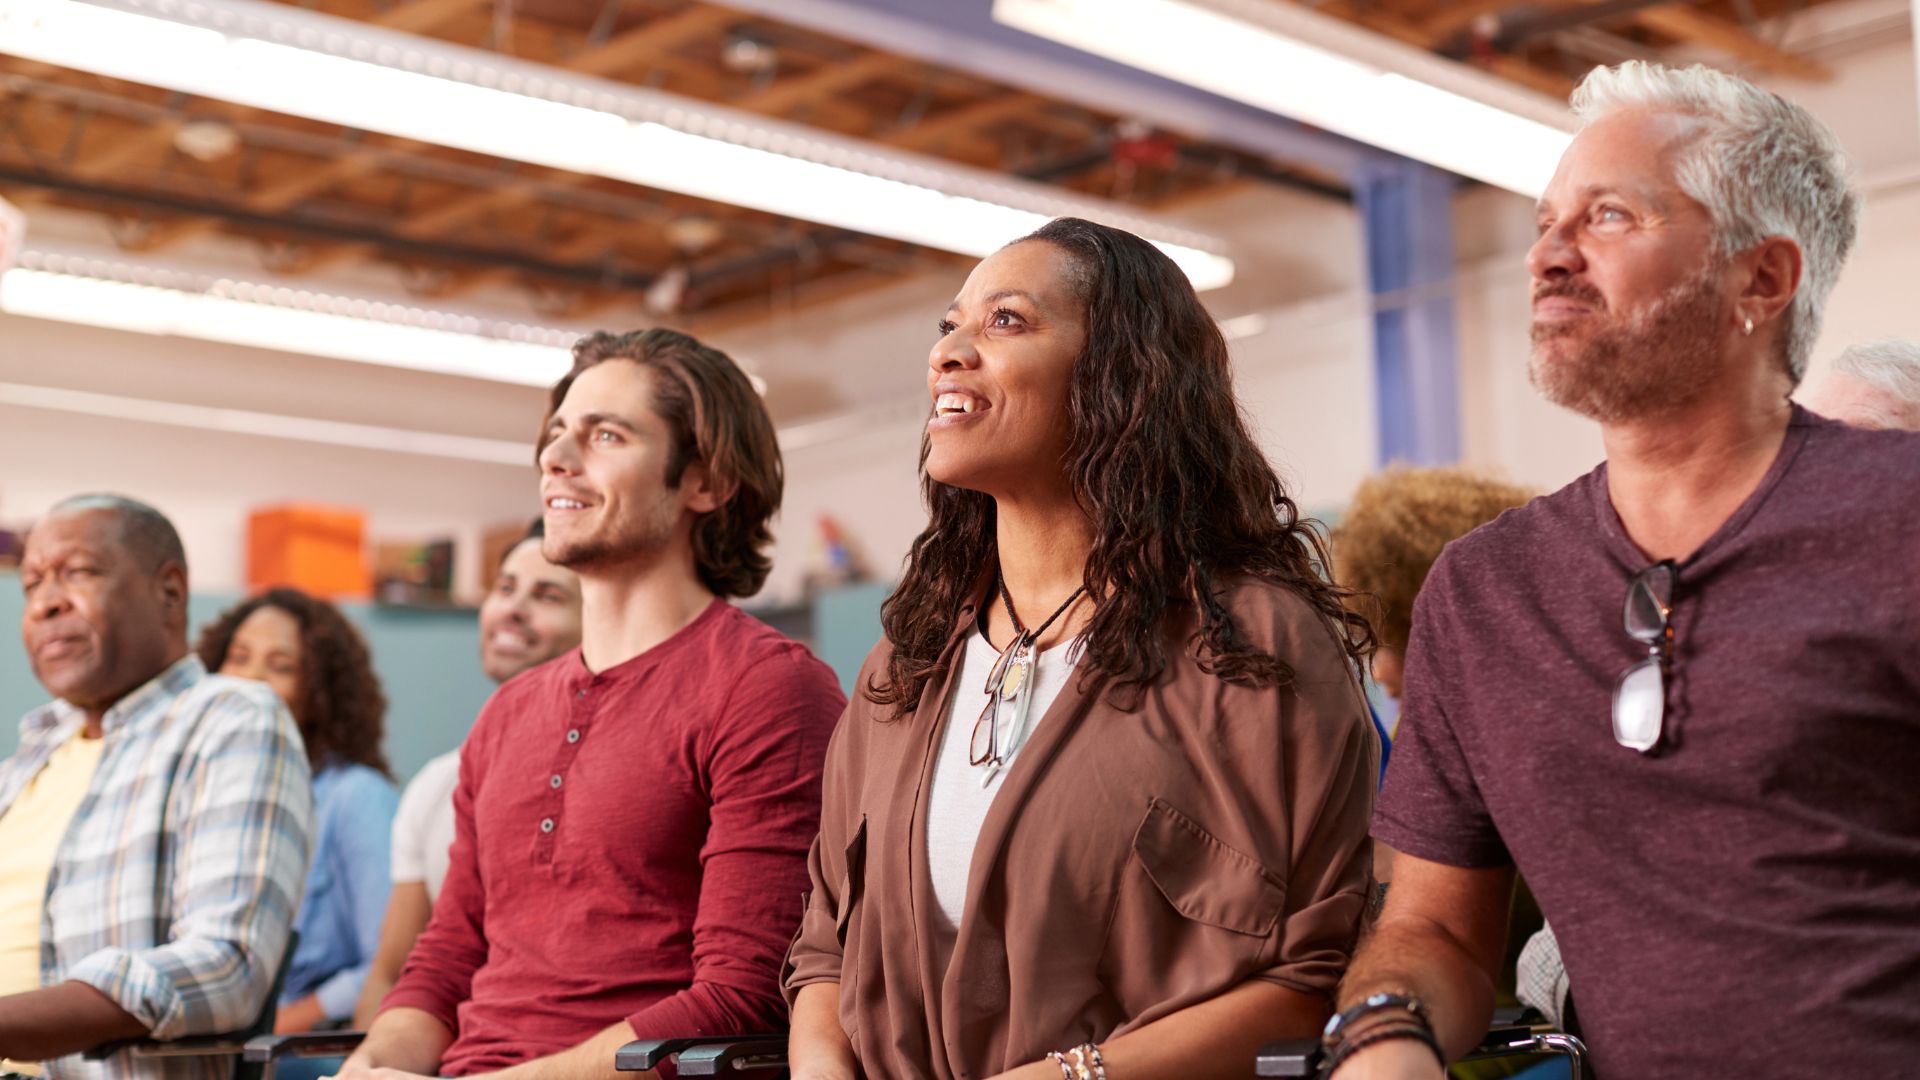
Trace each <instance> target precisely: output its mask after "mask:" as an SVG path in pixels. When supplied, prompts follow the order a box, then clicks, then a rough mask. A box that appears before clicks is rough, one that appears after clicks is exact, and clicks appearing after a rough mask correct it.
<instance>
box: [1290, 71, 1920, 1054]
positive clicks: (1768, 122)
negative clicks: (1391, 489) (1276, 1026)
mask: <svg viewBox="0 0 1920 1080" xmlns="http://www.w3.org/2000/svg"><path fill="white" fill-rule="evenodd" d="M1573 106H1574V110H1575V112H1576V114H1577V115H1578V116H1579V118H1580V119H1581V121H1582V127H1581V130H1580V132H1579V133H1578V135H1577V136H1576V137H1575V138H1574V140H1573V142H1572V144H1571V146H1570V147H1569V148H1568V150H1567V152H1566V154H1565V156H1564V157H1563V158H1562V159H1561V161H1560V166H1559V169H1558V171H1557V172H1556V173H1555V174H1554V178H1553V180H1552V182H1551V184H1550V185H1549V186H1548V188H1547V190H1546V193H1545V195H1544V196H1543V197H1542V198H1541V200H1540V204H1539V208H1538V226H1539V228H1538V233H1539V239H1538V240H1537V241H1536V242H1535V244H1534V246H1533V249H1532V250H1531V252H1529V254H1528V259H1527V264H1528V269H1529V272H1530V274H1531V276H1532V279H1533V327H1532V336H1533V345H1534V349H1533V357H1532V362H1531V366H1530V368H1531V376H1532V379H1533V382H1534V384H1535V386H1536V387H1538V388H1539V390H1540V391H1541V393H1542V394H1543V395H1544V396H1545V397H1546V398H1548V399H1549V400H1551V401H1553V402H1555V403H1556V404H1559V405H1562V406H1564V407H1567V408H1570V409H1573V410H1574V411H1576V412H1579V413H1581V414H1583V415H1585V416H1587V417H1589V418H1591V419H1593V420H1595V421H1597V422H1598V423H1599V424H1600V428H1601V435H1602V440H1603V443H1604V445H1605V447H1606V454H1607V457H1606V461H1605V462H1603V463H1602V464H1601V465H1600V466H1599V467H1598V468H1596V469H1595V470H1594V471H1593V472H1591V473H1589V474H1587V475H1586V476H1584V477H1582V478H1581V479H1579V480H1576V481H1574V482H1573V483H1572V484H1569V485H1568V486H1567V487H1565V488H1563V489H1561V490H1560V491H1558V492H1555V493H1554V494H1551V495H1547V496H1544V497H1542V498H1539V499H1536V500H1534V501H1533V502H1532V503H1530V504H1528V505H1527V506H1526V507H1524V508H1522V509H1520V510H1515V511H1509V512H1508V513H1507V514H1505V515H1503V516H1502V517H1501V518H1500V519H1499V520H1498V521H1496V522H1494V523H1492V524H1490V525H1488V526H1485V527H1484V528H1482V529H1480V530H1478V531H1477V532H1475V533H1473V534H1471V535H1470V536H1468V537H1466V538H1464V539H1462V540H1460V541H1457V542H1455V543H1454V544H1452V545H1450V546H1449V547H1448V548H1447V550H1446V552H1445V553H1444V554H1443V555H1442V556H1441V557H1440V561H1439V563H1438V564H1437V565H1436V566H1435V567H1434V569H1433V573H1432V575H1431V577H1429V578H1428V580H1427V584H1426V587H1425V588H1424V589H1423V590H1422V592H1421V594H1420V598H1419V600H1418V602H1417V603H1416V605H1415V612H1414V624H1413V634H1412V638H1411V644H1410V647H1409V649H1408V654H1407V670H1406V679H1405V694H1404V697H1403V711H1402V713H1401V721H1400V730H1399V735H1398V738H1397V739H1396V742H1395V746H1394V753H1393V764H1392V767H1391V768H1390V769H1389V771H1388V775H1387V780H1386V787H1385V790H1384V793H1383V795H1382V801H1381V804H1380V808H1379V811H1378V813H1377V814H1376V816H1375V820H1374V829H1373V832H1374V835H1375V836H1376V837H1378V838H1379V839H1380V840H1381V841H1382V842H1384V843H1386V844H1389V845H1391V846H1392V847H1393V848H1394V849H1395V850H1396V851H1397V852H1398V853H1399V855H1398V858H1397V860H1396V862H1395V865H1394V882H1393V886H1392V891H1391V892H1390V893H1389V895H1388V896H1387V898H1386V902H1385V909H1384V911H1383V912H1382V913H1381V915H1380V918H1379V920H1378V922H1377V924H1376V926H1375V928H1374V930H1373V932H1372V933H1371V935H1370V936H1369V938H1368V939H1367V941H1366V942H1365V943H1364V944H1363V945H1362V948H1361V950H1360V953H1359V955H1358V956H1357V957H1356V959H1355V961H1354V964H1353V967H1352V968H1351V970H1350V971H1349V973H1348V976H1347V978H1346V980H1345V981H1344V983H1343V984H1342V986H1341V990H1340V995H1339V1001H1338V1006H1339V1008H1340V1010H1341V1011H1340V1012H1339V1013H1338V1014H1337V1015H1336V1017H1335V1018H1334V1021H1333V1022H1332V1023H1330V1024H1329V1026H1328V1032H1327V1034H1326V1035H1325V1037H1324V1040H1323V1041H1324V1046H1325V1050H1326V1052H1327V1055H1328V1057H1329V1060H1330V1062H1331V1063H1332V1065H1333V1075H1334V1076H1335V1077H1336V1078H1337V1080H1362V1078H1367V1077H1418V1078H1423V1080H1436V1078H1439V1077H1441V1076H1442V1075H1443V1067H1442V1065H1443V1062H1442V1059H1446V1060H1451V1059H1454V1058H1458V1057H1459V1056H1461V1055H1462V1054H1464V1053H1465V1052H1466V1051H1468V1050H1469V1049H1470V1048H1471V1047H1472V1046H1473V1045H1474V1044H1475V1043H1476V1042H1477V1041H1478V1039H1479V1037H1480V1036H1481V1034H1482V1033H1483V1032H1484V1031H1485V1030H1486V1025H1487V1022H1488V1019H1489V1016H1490V1014H1491V1011H1492V1007H1493V974H1494V972H1495V971H1496V970H1497V967H1498V965H1499V963H1500V959H1501V956H1502V953H1503V951H1504V941H1503V938H1504V935H1505V931H1506V922H1507V905H1508V902H1509V896H1510V893H1511V890H1512V884H1513V875H1514V872H1515V869H1516V867H1517V868H1518V870H1519V872H1520V873H1522V874H1524V875H1525V876H1526V879H1527V883H1528V885H1529V886H1531V888H1532V889H1533V892H1534V895H1535V897H1536V898H1537V899H1538V900H1539V901H1540V906H1541V908H1542V910H1543V911H1544V912H1545V913H1546V915H1547V918H1548V920H1549V921H1550V922H1551V923H1552V925H1553V927H1554V930H1555V931H1556V933H1557V934H1558V936H1559V940H1560V945H1561V948H1562V951H1563V954H1564V956H1565V959H1566V966H1567V971H1568V974H1569V975H1570V976H1571V980H1572V985H1573V993H1574V998H1575V1004H1576V1006H1577V1012H1578V1016H1579V1019H1580V1023H1581V1034H1582V1035H1583V1037H1584V1038H1585V1040H1586V1042H1587V1044H1588V1047H1589V1050H1590V1051H1591V1060H1592V1062H1593V1065H1594V1067H1595V1069H1596V1071H1597V1072H1598V1073H1599V1074H1600V1075H1602V1076H1607V1077H1688V1076H1766V1077H1770V1078H1783V1077H1808V1078H1812V1077H1831V1076H1896V1075H1908V1074H1911V1072H1912V1071H1913V1062H1915V1061H1917V1060H1920V934H1916V933H1915V932H1914V926H1915V923H1914V911H1915V910H1916V909H1917V908H1920V874H1916V873H1915V872H1914V868H1915V867H1916V866H1920V799H1915V798H1914V797H1913V791H1912V787H1911V785H1912V783H1913V777H1914V776H1915V775H1920V707H1916V703H1917V702H1920V648H1916V647H1915V637H1914V628H1915V621H1914V620H1915V615H1914V613H1915V612H1920V544H1916V543H1914V541H1913V537H1914V536H1915V535H1916V534H1920V436H1915V435H1911V434H1906V433H1900V432H1884V431H1868V430H1863V429H1857V428H1851V427H1848V426H1845V425H1842V424H1839V423H1836V422H1834V421H1831V420H1827V419H1824V418H1822V417H1820V416H1817V415H1815V414H1813V413H1810V412H1808V411H1807V410H1805V409H1802V408H1800V407H1798V406H1795V405H1794V404H1792V402H1791V401H1790V400H1789V398H1788V395H1789V394H1791V393H1792V391H1793V388H1794V385H1795V384H1796V383H1797V382H1798V381H1799V379H1800V377H1801V376H1802V375H1803V374H1804V372H1805V369H1806V362H1807V357H1808V355H1809V353H1810V352H1811V348H1812V344H1813V341H1814V339H1815V338H1816V336H1817V335H1818V333H1819V326H1820V315H1821V308H1822V305H1823V303H1824V302H1825V300H1826V298H1827V296H1828V294H1829V292H1830V291H1831V289H1832V288H1833V284H1834V281H1835V279H1836V278H1837V277H1838V276H1839V273H1840V268H1841V265H1842V263H1843V262H1844V260H1845V258H1846V255H1847V252H1848V250H1849V249H1850V248H1851V246H1852V243H1853V239H1854V234H1855V230H1856V222H1857V218H1858V213H1859V200H1858V197H1857V196H1856V195H1855V193H1854V192H1853V190H1852V188H1851V186H1850V184H1849V181H1848V166H1847V164H1846V162H1845V160H1844V158H1843V156H1842V155H1841V152H1840V149H1839V145H1838V143H1837V142H1836V140H1835V139H1834V137H1833V135H1832V134H1831V133H1830V132H1829V131H1828V130H1827V129H1826V128H1825V127H1824V126H1823V125H1821V124H1820V123H1819V122H1818V121H1817V120H1815V119H1814V118H1813V117H1812V116H1811V115H1809V114H1808V113H1807V112H1806V111H1805V110H1803V109H1801V108H1799V107H1798V106H1795V105H1793V104H1791V103H1789V102H1787V101H1785V100H1783V99H1781V98H1779V97H1777V96H1776V95H1774V94H1771V93H1768V92H1766V91H1764V90H1760V89H1758V88H1756V87H1754V86H1752V85H1750V84H1748V83H1746V82H1743V81H1741V80H1739V79H1737V78H1734V77H1732V76H1729V75H1725V74H1722V73H1719V72H1715V71H1712V70H1709V69H1706V68H1702V67H1694V68H1688V69H1686V70H1674V69H1670V68H1664V67H1660V66H1656V65H1651V64H1646V63H1638V62H1634V63H1628V64H1624V65H1621V66H1620V67H1617V68H1612V69H1599V70H1596V71H1594V72H1593V73H1591V74H1590V75H1588V77H1587V78H1586V80H1585V81H1584V82H1583V83H1582V84H1581V86H1580V88H1579V89H1578V90H1577V91H1576V92H1575V94H1574V96H1573ZM1837 536H1844V537H1846V538H1847V542H1846V543H1844V544H1837V543H1835V542H1834V538H1835V537H1837Z"/></svg>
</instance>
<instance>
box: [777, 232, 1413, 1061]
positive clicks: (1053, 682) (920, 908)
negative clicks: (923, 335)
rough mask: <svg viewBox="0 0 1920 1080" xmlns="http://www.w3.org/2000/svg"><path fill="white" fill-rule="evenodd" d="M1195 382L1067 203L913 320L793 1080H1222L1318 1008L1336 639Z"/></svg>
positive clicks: (1357, 868) (1331, 815)
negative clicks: (897, 500)
mask: <svg viewBox="0 0 1920 1080" xmlns="http://www.w3.org/2000/svg"><path fill="white" fill-rule="evenodd" d="M1230 369H1231V364H1230V362H1229V359H1228V355H1227V347H1226V342H1225V341H1224V340H1223V339H1222V337H1221V335H1220V332H1219V330H1218V328H1217V327H1216V326H1215V324H1214V322H1213V319H1212V318H1211V317H1210V316H1209V315H1208V314H1207V312H1206V309H1205V308H1204V307H1203V306H1202V305H1201V303H1200V301H1199V298H1198V297H1197V296H1196V295H1195V294H1194V291H1193V288H1192V286H1191V285H1190V284H1189V283H1188V282H1187V280H1186V278H1185V277H1184V276H1183V275H1182V274H1181V272H1180V270H1179V269H1178V268H1177V267H1176V266H1175V265H1174V264H1173V263H1172V261H1171V260H1169V259H1168V258H1167V257H1166V256H1165V255H1164V254H1162V253H1161V252H1160V251H1159V250H1158V249H1156V248H1154V247H1153V246H1152V245H1150V244H1148V243H1147V242H1145V241H1143V240H1141V239H1140V238H1138V237H1135V236H1132V235H1130V234H1128V233H1125V232H1121V231H1119V230H1117V229H1112V228H1107V227H1105V226H1101V225H1096V224H1092V223H1089V222H1085V221H1078V220H1074V219H1061V220H1058V221H1054V222H1052V223H1050V224H1048V225H1047V226H1045V227H1044V228H1042V229H1040V230H1039V231H1038V232H1036V233H1034V234H1033V235H1031V236H1029V237H1027V238H1025V239H1024V240H1021V241H1017V242H1015V243H1014V244H1012V245H1010V246H1008V247H1006V248H1004V249H1002V250H1001V251H1000V252H998V253H997V254H995V255H993V256H991V257H989V258H988V259H987V260H985V261H984V262H982V263H981V264H980V265H979V266H978V267H976V268H975V269H974V271H973V273H972V275H971V276H970V277H969V278H968V279H967V282H966V284H965V286H964V287H963V288H962V289H961V291H960V294H959V297H958V298H957V299H956V300H955V301H954V303H953V306H952V307H951V308H950V309H949V310H948V311H947V313H946V315H945V317H944V318H943V319H942V320H941V321H940V326H939V338H938V341H937V342H936V344H935V345H934V347H933V351H932V354H931V356H930V357H929V363H928V372H927V387H928V392H929V397H930V399H931V405H932V412H931V414H930V417H929V419H928V422H927V428H926V432H925V435H924V437H923V440H922V442H921V453H920V460H921V469H922V474H923V490H924V495H925V498H926V501H927V504H928V507H929V509H930V511H931V520H930V522H929V523H928V526H927V528H926V531H925V532H923V533H921V534H920V537H919V539H917V540H916V541H915V542H914V546H913V550H912V554H911V556H910V557H909V560H908V564H907V568H906V572H905V575H904V577H903V579H902V581H901V583H900V587H899V588H898V589H897V590H896V591H895V592H894V594H893V596H892V598H891V599H889V600H888V601H887V603H886V606H885V608H884V609H883V613H882V621H883V623H884V626H885V629H886V638H885V640H883V641H882V642H881V643H880V644H879V645H878V646H877V647H876V648H875V649H874V651H873V653H872V655H871V656H869V658H868V660H867V663H866V666H865V668H864V670H863V672H862V673H861V676H860V683H859V685H860V686H861V688H862V691H863V692H862V693H861V694H860V695H858V696H857V697H856V700H855V701H854V702H853V703H852V704H851V705H850V706H849V708H848V712H847V715H846V717H845V718H844V719H843V720H842V721H841V725H840V729H839V731H838V732H837V734H836V735H835V742H834V746H833V749H832V751H831V752H830V754H829V757H828V763H827V776H826V783H825V809H824V813H823V815H822V819H821V836H820V839H819V841H818V842H817V843H816V845H815V847H814V851H813V855H812V861H811V871H812V877H813V893H812V895H811V898H810V899H809V902H808V905H807V909H806V913H805V916H804V921H803V923H802V926H801V931H800V934H799V937H798V938H797V940H796V941H795V943H794V947H793V949H792V952H791V953H790V956H789V971H788V977H787V988H788V993H789V996H790V997H791V998H792V1000H793V1035H792V1042H791V1055H792V1062H793V1066H794V1076H795V1077H796V1080H852V1078H855V1077H862V1076H864V1077H871V1078H875V1080H879V1078H901V1080H905V1078H908V1077H931V1078H934V1080H956V1078H961V1077H965V1078H986V1077H993V1076H1002V1077H1008V1078H1021V1080H1051V1078H1053V1077H1066V1078H1068V1080H1072V1078H1073V1077H1076V1076H1107V1077H1111V1078H1112V1080H1155V1078H1172V1077H1179V1078H1182V1080H1187V1078H1196V1077H1197V1078H1206V1077H1230V1076H1231V1077H1241V1076H1245V1075H1246V1073H1247V1070H1248V1069H1249V1067H1250V1062H1251V1060H1252V1057H1253V1054H1254V1052H1255V1050H1256V1049H1257V1048H1258V1047H1259V1046H1260V1045H1261V1044H1262V1043H1264V1042H1266V1041H1268V1040H1271V1039H1275V1038H1284V1037H1289V1036H1306V1035H1310V1034H1313V1033H1315V1032H1317V1031H1318V1030H1319V1027H1320V1025H1321V1024H1322V1023H1323V1022H1324V1021H1325V1020H1326V1018H1327V1015H1328V1014H1329V1011H1330V1009H1331V997H1330V994H1331V992H1332V990H1333V988H1334V986H1335V984H1336V983H1337V982H1338V981H1339V978H1340V975H1341V973H1342V971H1343V970H1344V969H1345V967H1346V963H1347V958H1348V954H1349V951H1350V949H1351V948H1352V945H1353V941H1354V938H1355V936H1356V935H1357V933H1358V929H1359V923H1360V916H1361V912H1362V909H1363V907H1364V903H1365V897H1366V894H1367V885H1368V852H1369V848H1368V844H1367V839H1366V833H1367V822H1368V818H1369V817H1370V815H1371V813H1372V808H1373V790H1374V773H1375V769H1376V762H1377V757H1378V753H1379V748H1378V742H1377V740H1376V738H1375V736H1374V733H1373V728H1372V725H1371V723H1370V721H1369V719H1368V715H1367V710H1366V704H1365V701H1364V699H1363V698H1362V696H1361V692H1360V688H1359V685H1358V681H1357V678H1356V674H1355V671H1356V665H1357V663H1358V662H1360V661H1361V660H1363V659H1364V657H1365V656H1366V654H1367V651H1368V649H1369V648H1370V645H1371V631H1370V630H1369V628H1368V626H1367V623H1366V620H1365V619H1364V618H1362V617H1360V616H1358V615H1356V614H1354V613H1352V612H1350V611H1349V610H1348V609H1347V607H1346V606H1345V604H1344V599H1345V594H1344V592H1343V591H1342V590H1340V589H1337V588H1335V587H1333V586H1332V585H1330V584H1328V582H1327V581H1326V580H1325V578H1324V577H1323V576H1322V574H1321V571H1320V568H1321V566H1322V565H1323V564H1324V562H1325V556H1324V551H1323V548H1322V544H1321V541H1320V537H1319V535H1318V533H1317V532H1316V531H1315V530H1314V528H1313V527H1312V526H1311V525H1310V523H1308V522H1305V521H1303V520H1301V518H1300V517H1299V515H1298V513H1297V512H1296V509H1295V506H1294V503H1293V501H1292V499H1291V498H1290V497H1289V496H1288V494H1287V492H1286V490H1285V488H1284V487H1283V486H1282V485H1281V483H1280V480H1279V478H1278V477H1277V476H1276V475H1275V474H1274V471H1273V469H1272V467H1271V466H1269V465H1268V463H1267V461H1266V460H1265V458H1264V457H1263V456H1262V454H1261V452H1260V450H1259V448H1258V447H1257V445H1256V444H1255V442H1254V440H1253V438H1252V436H1251V434H1250V433H1249V431H1248V427H1247V424H1246V422H1245V419H1244V418H1243V416H1242V415H1241V412H1240V408H1239V405H1238V403H1237V402H1236V400H1235V398H1234V394H1233V388H1232V381H1231V372H1230ZM1083 1067H1084V1068H1085V1070H1086V1071H1084V1072H1082V1071H1081V1070H1082V1068H1083Z"/></svg>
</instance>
